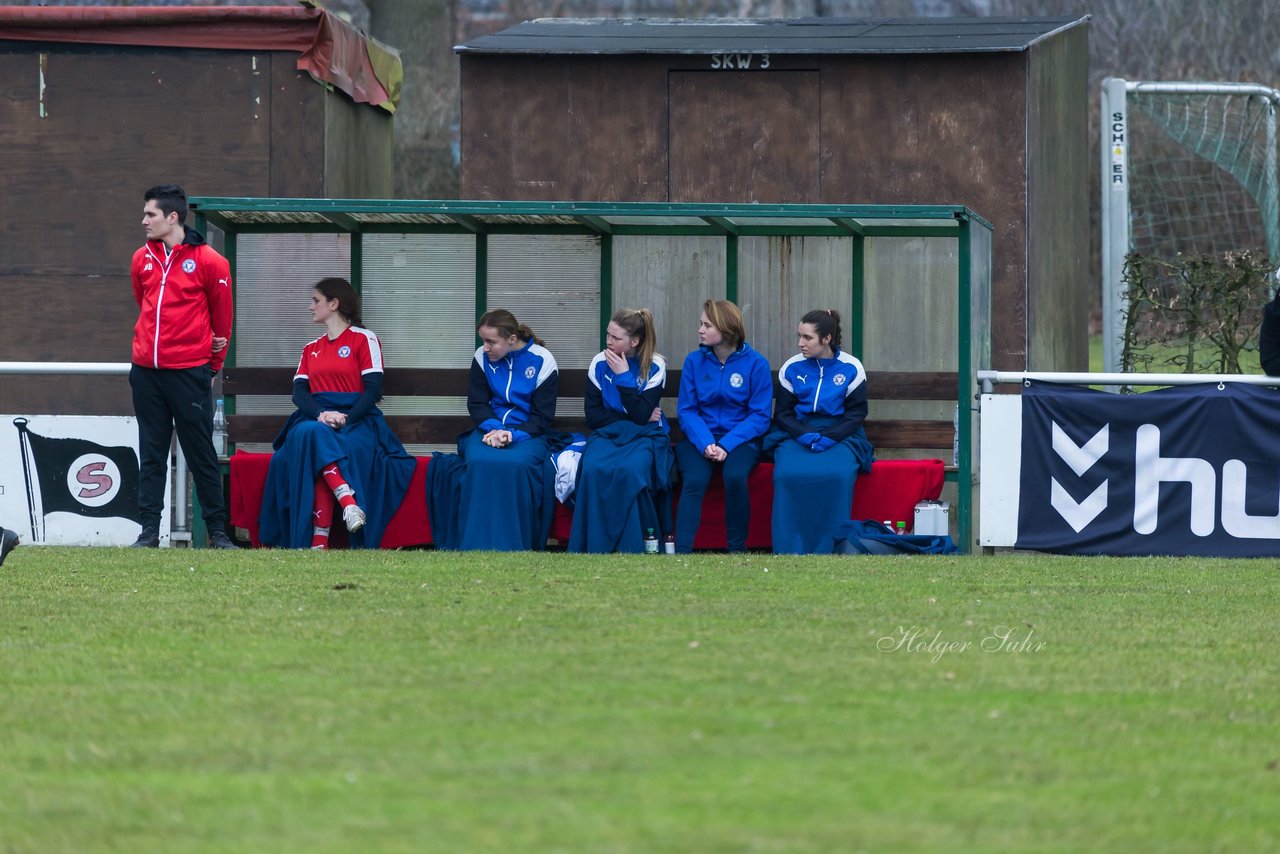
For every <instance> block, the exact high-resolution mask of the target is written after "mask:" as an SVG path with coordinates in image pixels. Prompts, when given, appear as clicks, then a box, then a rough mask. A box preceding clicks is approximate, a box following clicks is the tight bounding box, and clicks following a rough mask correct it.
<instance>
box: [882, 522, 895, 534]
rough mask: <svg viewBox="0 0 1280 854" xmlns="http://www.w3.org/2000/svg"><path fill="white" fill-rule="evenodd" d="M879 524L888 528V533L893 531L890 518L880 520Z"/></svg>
mask: <svg viewBox="0 0 1280 854" xmlns="http://www.w3.org/2000/svg"><path fill="white" fill-rule="evenodd" d="M880 524H881V525H884V526H885V527H886V528H888V529H889V533H890V534H892V533H894V531H893V520H892V519H885V520H884V521H883V522H881V523H880Z"/></svg>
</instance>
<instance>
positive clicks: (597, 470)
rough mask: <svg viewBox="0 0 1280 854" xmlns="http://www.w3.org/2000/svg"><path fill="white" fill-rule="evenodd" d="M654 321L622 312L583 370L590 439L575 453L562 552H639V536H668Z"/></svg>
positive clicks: (666, 450) (666, 454)
mask: <svg viewBox="0 0 1280 854" xmlns="http://www.w3.org/2000/svg"><path fill="white" fill-rule="evenodd" d="M657 345H658V340H657V333H656V331H655V329H654V325H653V314H652V313H651V312H650V311H649V310H648V309H646V308H640V309H632V308H627V309H623V310H622V311H619V312H618V313H616V314H615V315H614V316H613V318H612V319H611V320H610V321H609V325H608V327H607V328H606V330H605V349H604V350H603V351H601V352H600V353H598V354H597V355H596V357H595V358H594V359H592V360H591V365H590V367H589V368H588V369H587V380H588V382H587V390H586V396H585V400H584V408H585V410H586V415H587V425H588V426H589V427H590V428H591V431H592V432H591V436H590V437H589V438H588V439H587V445H586V448H585V449H584V450H583V453H582V461H581V464H580V474H579V479H578V487H577V490H576V494H575V505H574V511H573V528H572V529H571V531H570V534H569V550H570V551H577V552H599V553H608V552H643V551H644V541H645V535H646V533H647V532H648V531H652V532H653V534H654V536H656V537H658V538H662V537H663V536H664V535H665V534H667V533H669V532H671V531H672V524H671V504H670V496H669V490H670V472H671V460H672V457H671V440H670V432H671V430H670V427H669V425H668V424H667V419H666V417H665V416H664V415H663V414H662V410H661V409H660V408H659V407H658V402H659V401H660V400H661V398H662V391H663V388H664V387H665V385H666V381H667V363H666V360H664V359H663V358H662V356H660V355H659V354H658V352H657Z"/></svg>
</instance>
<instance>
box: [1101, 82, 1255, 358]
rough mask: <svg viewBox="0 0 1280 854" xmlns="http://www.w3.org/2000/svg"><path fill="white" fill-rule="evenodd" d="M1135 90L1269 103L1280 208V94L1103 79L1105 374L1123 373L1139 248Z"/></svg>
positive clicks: (1233, 86)
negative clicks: (1127, 279) (1127, 270)
mask: <svg viewBox="0 0 1280 854" xmlns="http://www.w3.org/2000/svg"><path fill="white" fill-rule="evenodd" d="M1130 92H1167V93H1170V94H1181V95H1245V96H1247V95H1256V96H1259V97H1262V98H1265V99H1266V100H1267V103H1268V105H1269V109H1268V110H1267V125H1266V128H1267V159H1266V166H1265V169H1266V175H1265V181H1266V192H1267V194H1268V196H1269V197H1270V199H1271V202H1272V204H1271V209H1272V210H1280V207H1277V204H1276V202H1277V200H1278V196H1277V187H1276V108H1277V106H1280V90H1277V89H1271V88H1269V87H1267V86H1258V85H1255V84H1252V83H1155V82H1142V81H1136V80H1125V79H1123V78H1120V77H1108V78H1107V79H1105V80H1103V81H1102V107H1101V113H1102V115H1101V119H1102V120H1101V121H1100V122H1099V123H1098V124H1099V129H1100V133H1101V143H1102V144H1101V146H1100V149H1101V155H1102V370H1103V371H1105V372H1107V373H1118V372H1119V371H1120V356H1121V354H1122V353H1123V352H1124V312H1125V307H1126V305H1127V302H1128V300H1127V297H1128V294H1127V291H1126V288H1125V284H1124V259H1125V256H1127V255H1128V254H1129V252H1130V250H1132V248H1133V231H1132V227H1131V225H1132V223H1131V220H1130V219H1129V110H1128V105H1127V98H1128V94H1129V93H1130Z"/></svg>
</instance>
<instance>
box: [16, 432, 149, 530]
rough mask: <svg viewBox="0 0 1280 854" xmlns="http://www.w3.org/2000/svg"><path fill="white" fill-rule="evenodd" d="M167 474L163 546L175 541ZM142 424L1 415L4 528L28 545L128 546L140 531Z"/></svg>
mask: <svg viewBox="0 0 1280 854" xmlns="http://www.w3.org/2000/svg"><path fill="white" fill-rule="evenodd" d="M170 483H172V477H171V472H170V471H166V473H165V484H166V489H165V492H164V510H163V514H162V516H161V519H160V544H161V545H162V546H165V545H168V543H169V488H168V484H170ZM137 512H138V426H137V421H136V419H134V418H132V417H120V416H86V415H0V525H3V526H4V527H6V528H10V529H12V530H15V531H17V532H18V534H19V536H21V537H22V541H23V542H24V543H33V544H46V545H59V546H65V545H77V546H127V545H129V544H130V543H132V542H133V541H134V540H135V539H136V538H137V536H138V533H139V531H140V530H141V529H140V527H139V525H138V523H137V522H136V521H135V518H136V516H137Z"/></svg>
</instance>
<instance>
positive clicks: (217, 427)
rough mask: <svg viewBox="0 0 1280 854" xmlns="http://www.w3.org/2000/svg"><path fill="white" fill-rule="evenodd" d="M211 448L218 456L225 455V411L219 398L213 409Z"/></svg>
mask: <svg viewBox="0 0 1280 854" xmlns="http://www.w3.org/2000/svg"><path fill="white" fill-rule="evenodd" d="M213 450H214V453H216V454H217V455H218V456H220V457H225V456H226V455H227V411H226V410H225V409H224V408H223V406H222V401H221V400H219V401H218V405H217V406H216V407H215V408H214V410H213Z"/></svg>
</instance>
